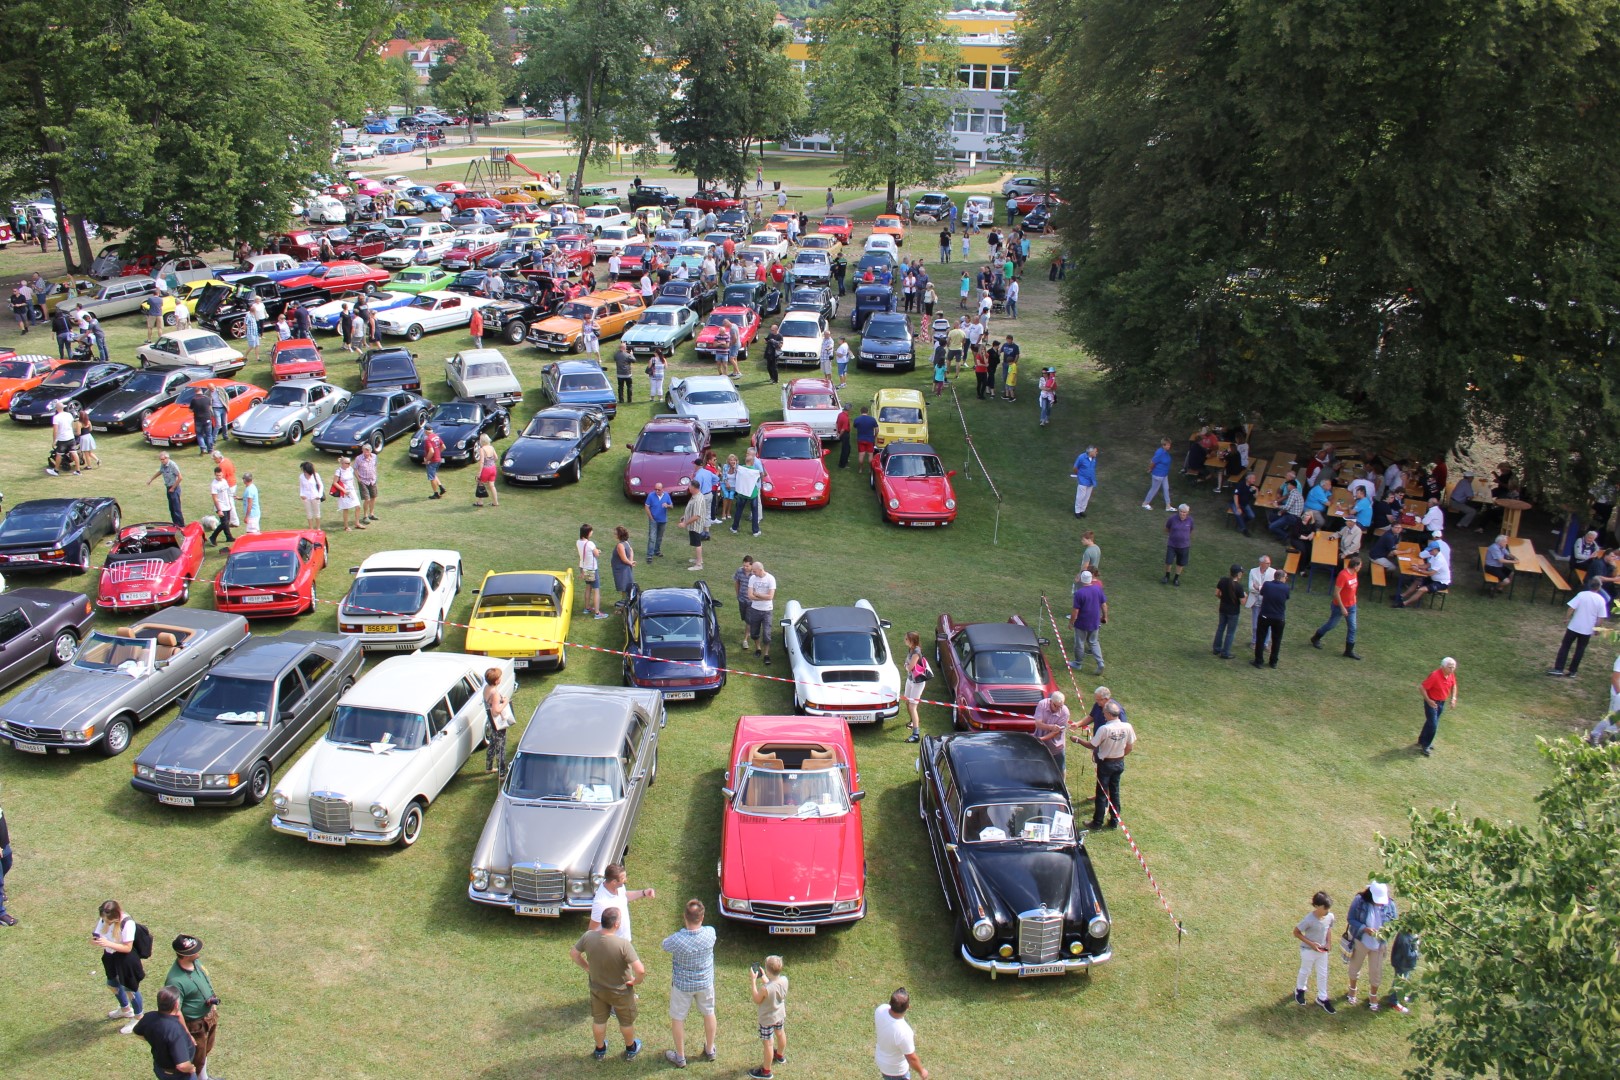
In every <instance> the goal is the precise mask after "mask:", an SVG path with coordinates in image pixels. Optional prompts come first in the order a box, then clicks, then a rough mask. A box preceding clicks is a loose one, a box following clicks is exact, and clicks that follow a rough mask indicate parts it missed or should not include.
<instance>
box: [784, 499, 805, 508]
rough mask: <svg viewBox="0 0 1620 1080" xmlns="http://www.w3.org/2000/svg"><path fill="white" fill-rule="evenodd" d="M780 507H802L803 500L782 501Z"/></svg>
mask: <svg viewBox="0 0 1620 1080" xmlns="http://www.w3.org/2000/svg"><path fill="white" fill-rule="evenodd" d="M782 505H783V506H803V505H804V500H803V499H784V500H782Z"/></svg>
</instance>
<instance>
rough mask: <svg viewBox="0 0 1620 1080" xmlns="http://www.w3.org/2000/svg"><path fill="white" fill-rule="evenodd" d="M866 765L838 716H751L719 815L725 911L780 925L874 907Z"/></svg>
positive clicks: (794, 929) (798, 925) (816, 923)
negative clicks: (869, 895) (865, 815)
mask: <svg viewBox="0 0 1620 1080" xmlns="http://www.w3.org/2000/svg"><path fill="white" fill-rule="evenodd" d="M860 783H861V779H860V772H859V770H858V769H857V768H856V764H855V743H854V741H853V740H852V739H851V738H850V735H849V725H848V724H846V723H845V722H844V721H843V720H842V719H841V718H839V717H822V716H744V717H743V718H741V719H740V720H738V721H737V732H736V735H735V736H733V738H732V742H731V757H730V758H729V759H728V768H727V773H726V786H725V788H724V789H723V790H724V791H725V796H726V805H725V809H724V811H723V812H722V815H721V822H720V913H721V914H722V915H725V916H726V917H727V918H731V919H737V920H740V921H743V922H751V923H757V924H762V925H764V926H765V928H766V930H767V932H769V933H772V934H814V933H815V932H816V928H817V927H820V926H832V925H835V924H837V923H847V922H854V921H856V920H857V919H860V918H861V917H863V916H864V915H865V914H866V841H865V838H864V837H863V835H862V832H861V799H862V798H863V797H864V796H865V794H866V793H865V792H864V791H862V790H861V786H860Z"/></svg>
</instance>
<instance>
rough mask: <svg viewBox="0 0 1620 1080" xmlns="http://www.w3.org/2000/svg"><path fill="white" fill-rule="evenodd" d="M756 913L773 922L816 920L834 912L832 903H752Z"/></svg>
mask: <svg viewBox="0 0 1620 1080" xmlns="http://www.w3.org/2000/svg"><path fill="white" fill-rule="evenodd" d="M751 906H752V907H753V910H754V914H755V915H757V916H759V917H760V918H762V919H770V920H772V921H773V922H784V923H791V922H814V921H815V920H817V919H825V918H826V917H827V916H829V915H831V914H832V909H833V906H832V905H831V904H760V903H755V904H753V905H751Z"/></svg>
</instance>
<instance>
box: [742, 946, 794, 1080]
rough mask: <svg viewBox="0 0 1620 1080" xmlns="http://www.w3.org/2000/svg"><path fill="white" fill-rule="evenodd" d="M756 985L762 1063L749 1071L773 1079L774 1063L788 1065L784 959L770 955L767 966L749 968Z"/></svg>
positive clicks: (759, 1078)
mask: <svg viewBox="0 0 1620 1080" xmlns="http://www.w3.org/2000/svg"><path fill="white" fill-rule="evenodd" d="M749 976H750V977H751V979H752V983H753V988H754V1004H755V1005H756V1006H758V1008H759V1038H760V1042H761V1043H762V1044H763V1050H762V1054H763V1058H764V1060H763V1063H762V1064H760V1065H758V1066H756V1067H755V1068H752V1069H749V1070H748V1075H749V1076H751V1077H753V1078H754V1080H770V1077H771V1075H772V1074H771V1066H772V1065H786V1064H787V1030H786V1029H787V992H788V980H787V976H786V975H784V974H782V958H781V957H780V956H767V957H766V958H765V963H764V965H763V966H762V965H760V964H755V965H754V966H753V967H752V968H750V969H749Z"/></svg>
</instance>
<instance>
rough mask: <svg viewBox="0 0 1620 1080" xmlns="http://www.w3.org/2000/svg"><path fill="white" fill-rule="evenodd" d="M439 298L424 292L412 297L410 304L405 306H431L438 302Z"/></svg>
mask: <svg viewBox="0 0 1620 1080" xmlns="http://www.w3.org/2000/svg"><path fill="white" fill-rule="evenodd" d="M439 299H440V298H439V297H437V296H428V295H427V294H426V293H424V294H422V295H421V296H414V297H412V298H411V302H410V304H409V305H407V306H409V307H415V308H431V307H433V306H434V305H435V304H437V303H438V302H439Z"/></svg>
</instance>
